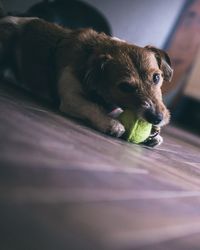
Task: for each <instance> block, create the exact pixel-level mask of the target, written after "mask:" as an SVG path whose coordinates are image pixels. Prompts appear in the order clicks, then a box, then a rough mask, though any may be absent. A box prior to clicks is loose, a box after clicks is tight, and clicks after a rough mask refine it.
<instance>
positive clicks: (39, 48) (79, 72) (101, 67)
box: [0, 17, 173, 144]
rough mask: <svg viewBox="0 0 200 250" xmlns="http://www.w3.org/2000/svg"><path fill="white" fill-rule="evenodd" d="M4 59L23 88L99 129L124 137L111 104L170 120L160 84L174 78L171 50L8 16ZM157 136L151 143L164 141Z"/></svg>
mask: <svg viewBox="0 0 200 250" xmlns="http://www.w3.org/2000/svg"><path fill="white" fill-rule="evenodd" d="M0 57H1V60H0V63H1V65H4V66H5V65H6V66H9V67H11V68H12V70H13V71H14V72H15V74H16V77H17V79H18V82H20V83H21V84H22V85H23V86H25V87H26V88H28V89H30V90H31V91H33V92H35V93H36V94H38V95H42V96H46V97H47V98H51V99H52V100H53V101H55V102H56V103H57V104H58V106H59V109H60V110H61V111H62V112H64V113H66V114H68V115H70V116H73V117H77V118H80V119H82V120H85V121H88V122H89V123H90V124H91V125H92V126H93V127H94V128H96V129H97V130H99V131H101V132H104V133H109V134H111V135H114V136H116V137H120V136H121V135H122V134H123V133H124V131H125V129H124V126H123V125H122V124H121V123H120V122H119V121H118V120H116V119H113V118H111V117H110V116H109V115H108V111H107V107H108V106H111V105H113V106H118V107H121V108H122V109H126V108H129V109H132V110H134V112H136V113H137V114H138V116H139V117H141V118H143V119H145V120H147V121H148V122H150V123H152V124H153V125H154V126H155V127H162V126H164V125H165V124H167V123H168V122H169V118H170V114H169V111H168V110H167V108H166V107H165V105H164V104H163V101H162V93H161V86H162V83H163V81H167V82H169V81H170V80H171V78H172V74H173V70H172V68H171V63H170V59H169V57H168V55H167V53H165V52H164V51H162V50H159V49H157V48H154V47H151V46H146V47H144V48H142V47H139V46H136V45H133V44H129V43H126V42H125V41H121V40H119V39H116V38H112V37H110V36H107V35H105V34H104V33H97V32H96V31H94V30H92V29H78V30H69V29H65V28H62V27H60V26H58V25H55V24H51V23H48V22H46V21H44V20H42V19H39V18H18V17H4V18H2V19H1V21H0ZM8 59H9V60H8ZM156 140H157V141H154V142H153V143H152V144H158V143H160V142H161V139H160V138H159V140H158V139H156Z"/></svg>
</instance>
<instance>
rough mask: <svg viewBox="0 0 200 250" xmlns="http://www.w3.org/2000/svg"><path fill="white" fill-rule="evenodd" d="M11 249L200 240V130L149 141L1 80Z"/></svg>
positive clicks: (6, 249)
mask: <svg viewBox="0 0 200 250" xmlns="http://www.w3.org/2000/svg"><path fill="white" fill-rule="evenodd" d="M0 88H1V89H0V249H1V250H73V249H75V250H77V249H78V250H79V249H80V250H99V249H102V250H129V249H130V250H135V249H137V250H147V249H148V250H168V249H170V250H199V249H200V140H199V138H197V137H196V136H191V135H188V134H186V133H184V132H182V131H180V130H178V129H176V128H173V127H169V128H168V129H167V130H166V131H165V132H164V144H163V145H162V146H161V147H160V148H158V149H154V150H152V149H147V148H142V147H140V146H136V145H133V144H128V143H125V142H123V141H121V140H117V139H114V138H110V137H108V136H105V135H102V134H100V133H98V132H95V131H93V130H92V129H88V128H87V127H84V126H82V125H81V124H78V123H77V122H75V121H72V120H70V119H69V118H65V117H63V116H61V115H60V114H59V113H58V112H56V111H52V109H51V108H49V107H48V106H47V105H46V106H45V105H42V104H40V103H39V101H34V100H33V99H31V98H30V97H27V95H25V94H24V93H23V92H21V91H18V90H16V89H13V88H12V87H7V86H5V85H2V86H1V87H0Z"/></svg>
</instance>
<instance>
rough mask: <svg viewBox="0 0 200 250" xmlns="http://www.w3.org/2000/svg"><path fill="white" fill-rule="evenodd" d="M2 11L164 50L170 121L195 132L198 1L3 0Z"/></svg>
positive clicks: (199, 121)
mask: <svg viewBox="0 0 200 250" xmlns="http://www.w3.org/2000/svg"><path fill="white" fill-rule="evenodd" d="M2 2H3V4H4V7H5V9H6V11H8V12H10V13H11V14H14V15H19V16H38V17H41V18H44V19H46V20H48V21H51V22H55V23H59V24H61V25H64V26H67V27H71V28H78V27H92V28H94V29H96V30H97V31H103V32H105V33H107V34H109V35H113V36H117V37H119V38H121V39H124V40H126V41H128V42H131V43H135V44H137V45H140V46H145V45H147V44H151V45H154V46H157V47H159V48H163V49H166V50H167V51H168V53H169V55H170V57H171V59H172V64H173V68H174V79H173V81H172V83H170V84H164V86H163V93H164V100H165V102H166V104H167V105H168V107H169V108H170V110H171V112H172V123H174V124H176V125H178V126H180V127H183V128H185V129H187V130H190V131H192V132H194V133H197V134H200V83H199V77H200V50H199V45H200V0H173V1H172V0H165V1H160V0H123V1H122V0H102V1H99V0H82V1H76V0H71V1H69V0H55V1H47V0H44V1H38V0H21V1H14V0H3V1H2Z"/></svg>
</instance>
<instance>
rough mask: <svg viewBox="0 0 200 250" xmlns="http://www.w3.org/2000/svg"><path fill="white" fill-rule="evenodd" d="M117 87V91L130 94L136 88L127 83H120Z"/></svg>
mask: <svg viewBox="0 0 200 250" xmlns="http://www.w3.org/2000/svg"><path fill="white" fill-rule="evenodd" d="M118 86H119V89H120V90H121V91H122V92H125V93H132V92H134V91H135V90H136V87H135V86H133V85H131V84H130V83H128V82H121V83H120V84H119V85H118Z"/></svg>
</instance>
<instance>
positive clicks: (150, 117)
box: [144, 109, 163, 125]
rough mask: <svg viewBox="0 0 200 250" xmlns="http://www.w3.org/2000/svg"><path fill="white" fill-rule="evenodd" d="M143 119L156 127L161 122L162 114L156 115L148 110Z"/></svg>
mask: <svg viewBox="0 0 200 250" xmlns="http://www.w3.org/2000/svg"><path fill="white" fill-rule="evenodd" d="M144 117H145V119H146V120H147V121H148V122H149V123H152V124H154V125H158V124H159V123H160V122H161V121H162V120H163V114H162V113H156V112H153V110H151V109H148V110H146V111H145V113H144Z"/></svg>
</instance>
